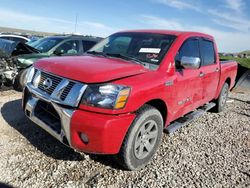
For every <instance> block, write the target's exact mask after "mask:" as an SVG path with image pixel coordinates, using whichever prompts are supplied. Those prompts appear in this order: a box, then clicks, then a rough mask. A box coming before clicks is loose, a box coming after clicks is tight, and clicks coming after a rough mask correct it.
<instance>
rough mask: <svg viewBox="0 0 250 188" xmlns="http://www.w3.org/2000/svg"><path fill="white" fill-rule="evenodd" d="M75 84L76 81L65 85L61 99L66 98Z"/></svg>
mask: <svg viewBox="0 0 250 188" xmlns="http://www.w3.org/2000/svg"><path fill="white" fill-rule="evenodd" d="M74 85H75V83H74V82H71V81H70V82H69V83H68V85H67V86H66V87H65V89H64V90H63V92H62V94H61V96H60V99H61V100H63V101H64V100H65V98H66V97H67V96H68V94H69V92H70V91H71V89H72V88H73V86H74Z"/></svg>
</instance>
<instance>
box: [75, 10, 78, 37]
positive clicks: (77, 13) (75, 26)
mask: <svg viewBox="0 0 250 188" xmlns="http://www.w3.org/2000/svg"><path fill="white" fill-rule="evenodd" d="M77 17H78V13H76V20H75V33H76V27H77Z"/></svg>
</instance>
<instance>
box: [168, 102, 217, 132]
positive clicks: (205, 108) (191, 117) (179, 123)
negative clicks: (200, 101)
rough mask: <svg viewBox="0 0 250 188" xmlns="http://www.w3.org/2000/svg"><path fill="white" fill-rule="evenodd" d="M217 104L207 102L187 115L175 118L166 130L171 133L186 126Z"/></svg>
mask: <svg viewBox="0 0 250 188" xmlns="http://www.w3.org/2000/svg"><path fill="white" fill-rule="evenodd" d="M215 105H216V104H215V103H213V102H211V103H208V104H205V105H204V106H202V107H200V108H198V109H197V110H195V111H193V112H190V113H188V114H187V115H185V116H183V117H181V118H179V119H177V120H175V121H174V122H173V123H171V124H170V125H169V126H167V128H165V130H166V132H167V133H169V134H170V133H173V132H175V131H176V130H178V129H179V128H181V127H184V126H185V125H187V124H188V123H190V122H191V121H192V120H194V119H196V118H198V117H200V116H202V115H203V114H204V113H206V112H207V111H208V110H210V109H212V108H213V107H214V106H215Z"/></svg>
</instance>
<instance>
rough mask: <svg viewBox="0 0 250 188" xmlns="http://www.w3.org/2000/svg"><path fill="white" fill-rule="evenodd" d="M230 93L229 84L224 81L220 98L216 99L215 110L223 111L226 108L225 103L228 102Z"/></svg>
mask: <svg viewBox="0 0 250 188" xmlns="http://www.w3.org/2000/svg"><path fill="white" fill-rule="evenodd" d="M228 93H229V84H228V83H224V85H223V87H222V89H221V92H220V95H219V98H218V99H217V100H216V101H215V102H216V106H215V108H214V111H215V112H217V113H218V112H222V111H223V110H224V109H225V105H226V103H227V98H228Z"/></svg>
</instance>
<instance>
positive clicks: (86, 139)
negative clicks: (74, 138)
mask: <svg viewBox="0 0 250 188" xmlns="http://www.w3.org/2000/svg"><path fill="white" fill-rule="evenodd" d="M80 138H81V140H82V141H83V142H84V144H87V143H89V139H88V136H87V135H86V134H84V133H81V134H80Z"/></svg>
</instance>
